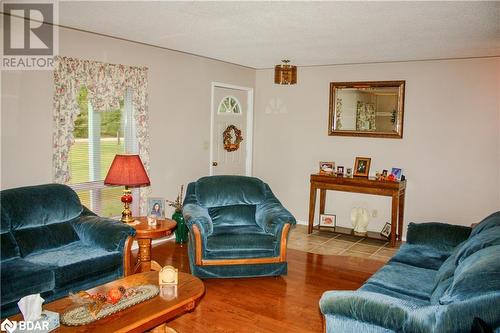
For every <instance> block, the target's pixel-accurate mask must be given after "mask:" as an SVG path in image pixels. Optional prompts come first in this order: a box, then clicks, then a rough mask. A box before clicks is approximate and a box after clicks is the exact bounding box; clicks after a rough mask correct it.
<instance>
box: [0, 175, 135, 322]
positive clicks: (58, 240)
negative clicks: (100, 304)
mask: <svg viewBox="0 0 500 333" xmlns="http://www.w3.org/2000/svg"><path fill="white" fill-rule="evenodd" d="M0 205H1V209H0V211H1V218H0V222H1V229H0V231H1V232H0V236H1V239H0V242H1V287H2V289H1V296H2V300H1V307H2V308H1V309H2V313H1V317H2V318H3V317H6V316H9V315H11V314H13V313H16V312H18V308H17V301H18V300H19V299H20V298H21V297H23V296H26V295H29V294H34V293H40V294H41V295H42V297H43V298H44V299H45V300H46V302H47V301H50V300H53V299H56V298H60V297H64V296H67V295H68V292H69V291H79V290H82V289H88V288H91V287H94V286H96V285H99V284H102V283H105V282H109V281H111V280H114V279H116V278H118V277H120V276H122V275H123V273H124V271H123V270H124V261H126V260H129V255H128V253H129V251H124V250H125V247H128V246H129V244H131V243H130V240H131V238H130V237H131V236H134V235H135V230H134V229H133V228H132V227H130V226H127V225H125V224H123V223H121V222H120V221H115V220H111V219H105V218H101V217H98V216H96V215H95V214H94V213H92V212H91V211H89V210H88V209H86V208H85V207H84V206H82V204H81V203H80V200H79V198H78V196H77V195H76V193H75V192H74V191H73V190H72V189H71V188H69V187H68V186H65V185H58V184H49V185H39V186H29V187H21V188H15V189H8V190H3V191H1V192H0ZM126 244H127V246H126ZM127 250H128V249H127ZM127 266H128V265H127Z"/></svg>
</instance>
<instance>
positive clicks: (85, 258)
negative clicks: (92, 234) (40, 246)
mask: <svg viewBox="0 0 500 333" xmlns="http://www.w3.org/2000/svg"><path fill="white" fill-rule="evenodd" d="M25 259H26V260H27V261H29V262H32V263H39V264H44V265H47V266H50V267H51V268H52V270H53V271H54V278H55V287H56V288H61V287H64V286H66V285H68V284H70V283H74V282H77V281H81V282H83V281H85V280H87V279H88V278H90V277H92V276H94V275H97V274H102V273H103V272H107V271H112V270H115V269H117V268H119V267H120V266H121V260H122V259H121V255H120V253H119V252H118V251H116V252H109V251H106V250H104V249H101V248H98V247H95V246H88V245H85V244H83V243H82V242H81V241H78V242H73V243H70V244H67V245H64V246H61V247H58V248H55V249H49V250H45V251H41V252H37V253H34V254H31V255H29V256H27V257H26V258H25Z"/></svg>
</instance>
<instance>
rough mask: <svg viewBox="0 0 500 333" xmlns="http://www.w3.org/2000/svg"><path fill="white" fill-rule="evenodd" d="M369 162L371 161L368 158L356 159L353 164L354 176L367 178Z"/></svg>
mask: <svg viewBox="0 0 500 333" xmlns="http://www.w3.org/2000/svg"><path fill="white" fill-rule="evenodd" d="M371 161H372V159H371V158H369V157H356V161H355V162H354V176H355V177H368V175H369V174H370V164H371Z"/></svg>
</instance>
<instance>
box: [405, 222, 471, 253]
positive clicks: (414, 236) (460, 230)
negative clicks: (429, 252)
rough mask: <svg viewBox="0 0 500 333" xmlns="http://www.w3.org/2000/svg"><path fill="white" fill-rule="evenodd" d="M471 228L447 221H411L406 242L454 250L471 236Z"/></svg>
mask: <svg viewBox="0 0 500 333" xmlns="http://www.w3.org/2000/svg"><path fill="white" fill-rule="evenodd" d="M471 230H472V229H471V228H470V227H464V226H459V225H452V224H446V223H437V222H429V223H410V224H409V225H408V233H407V234H406V242H407V243H408V244H418V245H427V246H430V247H433V248H435V249H439V250H452V249H453V248H455V247H456V246H457V245H458V244H460V243H462V242H463V241H465V240H466V239H467V238H468V237H469V234H470V232H471Z"/></svg>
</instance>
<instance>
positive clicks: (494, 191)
mask: <svg viewBox="0 0 500 333" xmlns="http://www.w3.org/2000/svg"><path fill="white" fill-rule="evenodd" d="M499 71H500V58H496V59H476V60H450V61H428V62H404V63H388V64H366V65H344V66H322V67H307V68H299V69H298V84H297V85H295V86H278V85H275V84H274V83H273V71H272V70H259V71H257V79H256V86H257V90H256V114H255V135H254V137H255V140H254V141H255V155H254V173H255V175H256V176H258V177H261V178H263V179H264V180H265V181H267V182H269V183H270V184H271V187H272V188H273V190H274V191H275V192H276V194H277V196H278V197H279V198H280V199H281V200H282V202H283V203H284V204H285V206H286V207H287V208H289V209H290V210H291V211H292V213H293V214H294V215H295V216H296V217H297V219H299V220H301V221H306V220H307V216H308V202H309V175H310V174H311V173H312V172H316V171H317V168H318V165H317V164H318V161H335V162H336V163H337V165H344V166H346V167H352V166H353V164H354V159H355V157H356V156H368V157H371V158H372V166H371V174H374V173H375V171H376V170H382V169H390V168H391V167H401V168H402V169H403V170H404V174H405V175H406V177H407V179H408V191H407V197H406V200H407V202H406V219H405V220H406V221H407V222H408V221H416V222H422V221H446V222H449V223H454V224H463V225H469V224H470V223H472V222H475V221H477V220H478V219H480V218H482V217H484V216H485V215H486V214H489V213H491V212H492V211H494V210H499V209H500V193H499V191H500V190H499V188H500V187H499V184H500V161H499V159H500V154H499V153H500V145H499V142H500V141H499V139H500V138H499V129H500V120H499V109H500V104H499V96H500V94H499ZM371 80H406V102H405V119H404V121H405V124H404V137H403V139H402V140H394V139H371V138H349V137H333V136H328V135H327V120H328V99H329V90H328V89H329V87H328V84H329V82H332V81H371ZM355 206H362V207H366V208H369V209H371V210H373V209H377V210H378V216H377V217H376V218H372V219H371V222H370V223H371V224H370V226H369V229H373V230H380V229H381V228H382V226H383V224H384V223H385V222H386V221H389V218H390V200H389V199H388V198H383V197H376V196H369V195H359V194H347V193H339V192H329V194H328V196H327V209H326V211H327V212H330V213H335V214H337V218H338V220H339V222H340V224H341V225H346V226H349V225H350V221H349V213H350V209H351V208H352V207H355ZM316 212H317V211H316Z"/></svg>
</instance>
